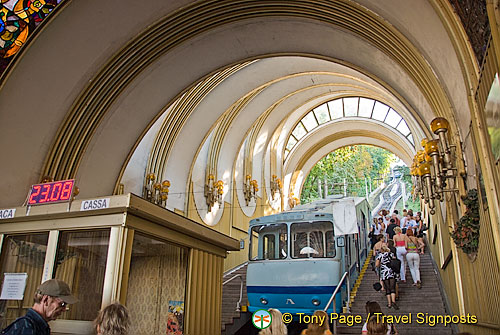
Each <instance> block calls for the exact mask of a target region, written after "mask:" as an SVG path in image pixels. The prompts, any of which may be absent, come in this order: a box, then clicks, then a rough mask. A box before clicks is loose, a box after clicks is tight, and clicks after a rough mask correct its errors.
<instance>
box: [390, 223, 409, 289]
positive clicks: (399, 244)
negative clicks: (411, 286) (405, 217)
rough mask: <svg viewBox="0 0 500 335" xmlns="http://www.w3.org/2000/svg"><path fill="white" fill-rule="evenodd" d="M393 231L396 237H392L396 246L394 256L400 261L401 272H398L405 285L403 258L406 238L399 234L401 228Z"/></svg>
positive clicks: (404, 263) (404, 262)
mask: <svg viewBox="0 0 500 335" xmlns="http://www.w3.org/2000/svg"><path fill="white" fill-rule="evenodd" d="M394 231H395V232H396V235H394V238H393V240H394V243H395V244H396V252H397V254H396V256H397V257H398V259H399V260H400V261H401V271H400V272H399V275H400V276H401V281H402V282H403V283H406V261H405V256H406V252H407V251H406V247H407V241H408V237H407V236H406V235H403V234H402V233H401V228H399V227H396V228H394Z"/></svg>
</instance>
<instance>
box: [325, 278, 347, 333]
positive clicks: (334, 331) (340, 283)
mask: <svg viewBox="0 0 500 335" xmlns="http://www.w3.org/2000/svg"><path fill="white" fill-rule="evenodd" d="M346 278H347V307H346V312H347V313H349V312H350V310H349V304H350V303H351V281H350V279H349V278H350V277H349V272H348V271H346V272H344V275H343V276H342V278H341V279H340V281H339V283H338V284H337V288H336V289H335V291H333V294H332V296H331V297H330V300H328V303H327V304H326V306H325V309H324V311H325V312H326V311H327V310H328V307H330V304H331V303H332V301H333V299H335V296H336V295H337V293H338V292H339V290H340V288H341V287H342V283H343V282H344V280H345V279H346ZM333 334H337V319H335V320H333Z"/></svg>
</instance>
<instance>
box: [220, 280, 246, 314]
mask: <svg viewBox="0 0 500 335" xmlns="http://www.w3.org/2000/svg"><path fill="white" fill-rule="evenodd" d="M236 278H240V300H238V302H237V303H236V312H240V307H241V300H242V299H243V275H241V274H239V275H236V276H233V277H231V278H229V279H228V280H226V281H225V282H223V283H222V286H224V285H226V284H227V283H229V282H230V281H232V280H233V279H236Z"/></svg>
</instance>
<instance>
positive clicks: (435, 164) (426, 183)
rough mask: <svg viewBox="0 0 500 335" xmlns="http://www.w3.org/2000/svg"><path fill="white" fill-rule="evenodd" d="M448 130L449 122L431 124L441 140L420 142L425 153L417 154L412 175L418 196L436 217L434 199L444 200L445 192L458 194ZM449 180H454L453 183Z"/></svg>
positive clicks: (440, 121) (452, 148) (436, 119)
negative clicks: (455, 186)
mask: <svg viewBox="0 0 500 335" xmlns="http://www.w3.org/2000/svg"><path fill="white" fill-rule="evenodd" d="M448 129H449V123H448V120H446V119H445V118H442V117H438V118H435V119H434V120H432V122H431V130H432V132H433V133H434V134H436V135H438V139H431V140H428V139H426V138H424V139H423V140H422V142H421V145H422V147H423V148H424V150H423V151H422V150H420V151H418V152H417V154H416V155H415V157H414V158H413V164H412V167H411V172H410V173H411V175H412V178H413V183H414V185H415V193H418V194H419V195H420V198H421V199H423V200H424V201H425V203H428V204H429V208H430V213H431V214H435V210H434V208H435V205H434V199H438V200H440V201H443V200H444V195H443V193H444V192H457V191H458V189H457V188H453V187H450V186H449V184H452V185H453V186H454V185H455V183H454V181H455V177H456V175H457V173H456V171H457V168H456V162H455V149H456V146H455V145H450V144H449V142H448V138H447V134H446V133H447V131H448ZM450 181H452V182H451V183H450Z"/></svg>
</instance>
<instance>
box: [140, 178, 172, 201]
mask: <svg viewBox="0 0 500 335" xmlns="http://www.w3.org/2000/svg"><path fill="white" fill-rule="evenodd" d="M155 180H156V176H155V174H154V173H148V174H147V175H146V182H145V185H144V190H143V194H142V197H143V198H144V199H146V200H147V201H149V202H152V203H154V204H156V205H160V206H163V207H165V206H166V205H167V199H168V192H169V187H170V181H168V180H164V181H163V182H161V183H158V182H155Z"/></svg>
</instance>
